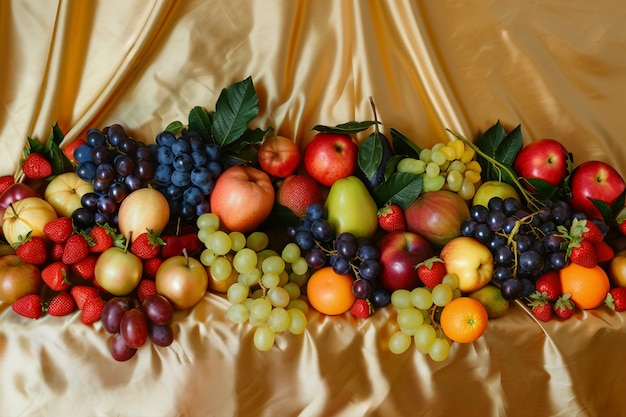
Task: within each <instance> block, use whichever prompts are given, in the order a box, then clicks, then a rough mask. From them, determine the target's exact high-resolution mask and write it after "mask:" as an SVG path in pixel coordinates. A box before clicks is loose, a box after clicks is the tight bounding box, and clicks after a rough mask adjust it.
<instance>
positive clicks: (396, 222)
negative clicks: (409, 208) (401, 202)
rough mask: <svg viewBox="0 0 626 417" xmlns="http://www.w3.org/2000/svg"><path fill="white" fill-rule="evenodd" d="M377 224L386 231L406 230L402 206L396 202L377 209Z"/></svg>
mask: <svg viewBox="0 0 626 417" xmlns="http://www.w3.org/2000/svg"><path fill="white" fill-rule="evenodd" d="M377 215H378V225H379V226H380V228H381V229H383V230H385V231H387V232H395V231H404V230H406V222H405V220H404V213H403V212H402V208H400V206H398V205H397V204H388V205H385V206H384V207H381V208H380V209H378V213H377Z"/></svg>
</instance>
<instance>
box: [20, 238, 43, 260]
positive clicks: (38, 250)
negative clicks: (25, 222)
mask: <svg viewBox="0 0 626 417" xmlns="http://www.w3.org/2000/svg"><path fill="white" fill-rule="evenodd" d="M15 254H16V255H17V256H19V258H20V259H21V260H22V261H24V262H26V263H29V264H33V265H43V264H45V263H46V261H47V260H48V250H47V248H46V241H45V240H44V239H43V238H42V237H39V236H32V237H31V236H28V237H26V239H25V240H23V241H22V243H20V244H19V246H18V247H17V249H15Z"/></svg>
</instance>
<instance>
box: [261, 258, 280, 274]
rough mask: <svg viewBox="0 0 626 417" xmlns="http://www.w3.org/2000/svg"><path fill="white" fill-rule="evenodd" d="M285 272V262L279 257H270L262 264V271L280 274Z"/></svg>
mask: <svg viewBox="0 0 626 417" xmlns="http://www.w3.org/2000/svg"><path fill="white" fill-rule="evenodd" d="M284 270H285V261H284V260H283V258H281V257H280V256H278V255H273V256H268V257H267V258H265V259H264V260H263V263H262V264H261V271H263V272H273V273H274V274H280V273H281V272H283V271H284Z"/></svg>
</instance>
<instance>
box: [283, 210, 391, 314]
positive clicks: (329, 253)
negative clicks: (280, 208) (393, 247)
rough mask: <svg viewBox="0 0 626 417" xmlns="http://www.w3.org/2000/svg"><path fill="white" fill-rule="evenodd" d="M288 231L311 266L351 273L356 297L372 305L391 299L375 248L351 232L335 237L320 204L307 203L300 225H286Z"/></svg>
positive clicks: (385, 303)
mask: <svg viewBox="0 0 626 417" xmlns="http://www.w3.org/2000/svg"><path fill="white" fill-rule="evenodd" d="M287 234H288V235H289V237H290V238H291V239H292V241H293V242H295V243H296V244H297V245H298V246H299V247H300V250H301V251H302V252H303V254H304V255H303V256H304V258H305V259H306V261H307V264H308V265H309V267H311V268H312V269H320V268H322V267H324V266H332V268H333V270H334V271H335V272H336V273H338V274H350V275H352V276H353V277H354V283H353V284H352V293H353V294H354V296H355V297H356V298H361V299H367V300H368V301H369V302H370V304H371V305H372V307H374V308H377V307H384V306H386V305H388V304H389V303H390V302H391V293H390V292H389V290H387V289H385V288H384V287H383V286H382V285H381V281H380V274H381V270H382V265H381V263H380V252H379V250H378V248H377V247H376V246H375V245H373V244H372V242H370V241H368V240H367V239H357V238H356V237H355V236H354V235H353V234H352V233H341V234H339V235H338V236H336V235H335V231H334V230H333V227H332V225H331V224H330V223H329V222H328V220H326V219H325V218H324V208H323V207H322V206H321V205H320V204H317V203H314V204H311V205H310V206H308V207H307V210H306V215H305V217H304V218H302V219H301V220H300V224H299V225H297V226H289V227H288V228H287Z"/></svg>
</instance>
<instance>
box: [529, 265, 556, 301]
mask: <svg viewBox="0 0 626 417" xmlns="http://www.w3.org/2000/svg"><path fill="white" fill-rule="evenodd" d="M535 290H537V292H539V293H545V297H546V300H548V301H554V300H556V299H557V298H559V296H560V295H561V277H560V276H559V273H558V272H556V271H549V272H546V273H545V274H543V275H541V276H540V277H539V278H537V282H535Z"/></svg>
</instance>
